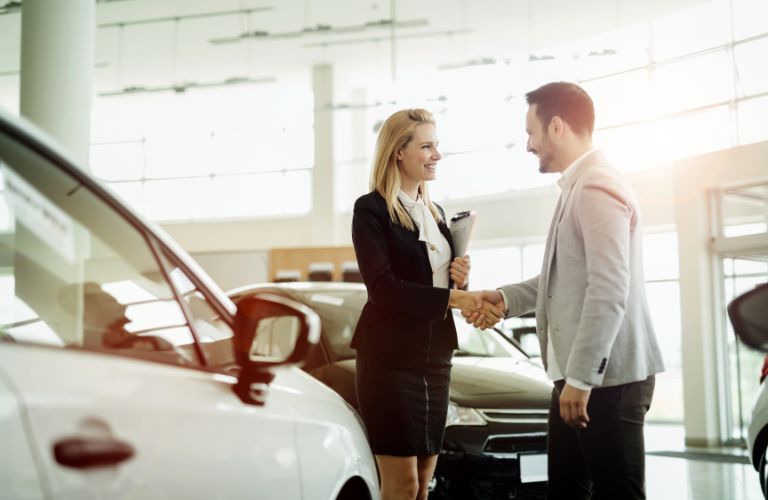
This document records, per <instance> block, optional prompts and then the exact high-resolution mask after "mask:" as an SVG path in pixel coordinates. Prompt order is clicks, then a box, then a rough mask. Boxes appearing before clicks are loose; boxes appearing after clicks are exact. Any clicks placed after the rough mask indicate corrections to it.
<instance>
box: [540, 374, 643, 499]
mask: <svg viewBox="0 0 768 500" xmlns="http://www.w3.org/2000/svg"><path fill="white" fill-rule="evenodd" d="M564 385H565V382H564V381H563V380H558V381H556V382H555V387H554V389H553V390H552V398H551V400H550V406H549V421H548V435H547V453H548V469H549V472H548V475H549V480H548V482H547V499H548V500H571V499H573V500H582V499H592V500H634V499H645V440H644V436H643V426H644V423H645V414H646V413H647V412H648V409H649V408H650V406H651V399H652V398H653V388H654V385H655V377H654V376H653V375H651V376H650V377H648V378H647V379H646V380H642V381H639V382H632V383H629V384H622V385H617V386H612V387H598V388H595V389H592V393H591V394H590V397H589V402H588V403H587V414H588V415H589V424H587V428H586V429H574V428H571V427H568V426H567V425H565V423H564V422H563V419H562V418H560V393H561V391H562V390H563V386H564Z"/></svg>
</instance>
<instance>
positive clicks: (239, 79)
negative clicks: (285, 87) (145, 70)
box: [98, 76, 276, 97]
mask: <svg viewBox="0 0 768 500" xmlns="http://www.w3.org/2000/svg"><path fill="white" fill-rule="evenodd" d="M274 81H276V79H275V77H272V76H265V77H260V78H251V77H246V76H236V77H232V78H227V79H225V80H220V81H213V82H184V83H177V84H174V85H167V86H159V87H145V86H142V85H131V86H129V87H125V88H122V89H119V90H109V91H105V92H99V93H98V95H99V96H101V97H111V96H118V95H135V94H147V93H154V92H169V91H173V92H176V93H178V94H180V93H183V92H186V91H187V90H190V89H204V88H215V87H226V86H229V85H242V84H249V83H270V82H274Z"/></svg>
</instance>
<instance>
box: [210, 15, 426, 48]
mask: <svg viewBox="0 0 768 500" xmlns="http://www.w3.org/2000/svg"><path fill="white" fill-rule="evenodd" d="M428 25H429V22H428V21H427V20H426V19H410V20H406V21H397V22H394V23H393V21H392V20H391V19H381V20H378V21H369V22H366V23H363V24H356V25H348V26H332V25H330V24H317V25H315V26H307V27H305V28H303V29H301V30H298V31H283V32H277V33H270V32H268V31H264V30H254V31H246V32H244V33H240V34H239V35H236V36H229V37H220V38H211V39H210V40H209V41H210V42H211V43H213V44H216V45H220V44H225V43H237V42H241V41H243V40H247V39H254V40H274V39H281V38H299V37H302V36H308V35H327V34H331V33H334V34H344V33H358V32H361V31H367V30H371V29H382V28H418V27H422V26H428Z"/></svg>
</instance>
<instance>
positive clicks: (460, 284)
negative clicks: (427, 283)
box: [450, 255, 470, 288]
mask: <svg viewBox="0 0 768 500" xmlns="http://www.w3.org/2000/svg"><path fill="white" fill-rule="evenodd" d="M469 268H470V265H469V255H465V256H464V257H456V258H455V259H453V262H451V270H450V275H451V281H453V283H454V285H455V286H456V288H464V286H465V285H466V284H467V277H468V276H469Z"/></svg>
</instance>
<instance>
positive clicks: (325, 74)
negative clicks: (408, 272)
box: [310, 64, 336, 246]
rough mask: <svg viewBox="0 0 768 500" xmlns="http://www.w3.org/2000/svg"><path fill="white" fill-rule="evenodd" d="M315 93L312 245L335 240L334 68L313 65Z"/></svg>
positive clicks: (311, 216) (328, 244) (322, 244)
mask: <svg viewBox="0 0 768 500" xmlns="http://www.w3.org/2000/svg"><path fill="white" fill-rule="evenodd" d="M312 90H313V91H314V96H315V166H314V168H313V169H312V213H311V214H310V220H311V226H312V229H311V238H310V241H311V244H312V245H313V246H331V245H333V243H334V239H335V238H334V235H335V225H336V224H335V220H336V218H335V216H334V210H333V185H334V182H333V174H334V168H333V110H332V109H331V104H333V68H332V67H331V65H329V64H321V65H317V66H314V67H313V68H312Z"/></svg>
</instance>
